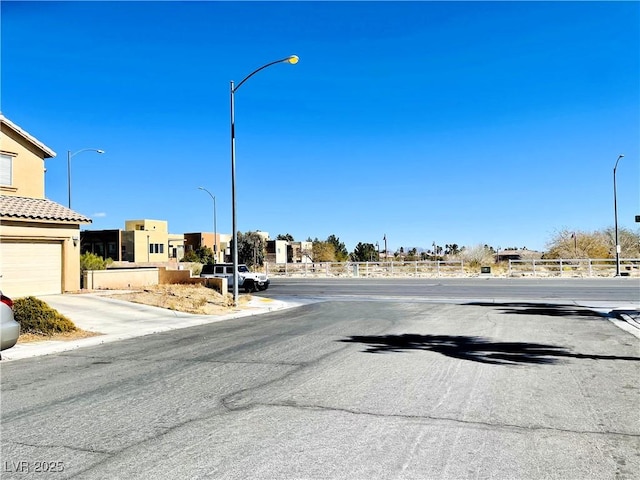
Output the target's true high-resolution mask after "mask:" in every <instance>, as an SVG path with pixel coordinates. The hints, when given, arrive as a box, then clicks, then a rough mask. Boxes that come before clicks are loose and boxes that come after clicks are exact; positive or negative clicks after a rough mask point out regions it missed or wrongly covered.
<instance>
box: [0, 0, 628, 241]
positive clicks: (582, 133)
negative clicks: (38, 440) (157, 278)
mask: <svg viewBox="0 0 640 480" xmlns="http://www.w3.org/2000/svg"><path fill="white" fill-rule="evenodd" d="M0 8H1V14H2V17H1V22H2V31H1V54H2V57H1V67H2V69H1V82H2V83H1V92H2V95H1V104H0V107H1V109H2V111H3V113H4V114H5V115H6V116H7V117H8V118H9V119H10V120H12V121H13V122H15V123H17V124H18V125H19V126H21V127H22V128H24V129H25V130H27V131H28V132H29V133H31V134H32V135H34V136H35V137H36V138H38V139H39V140H41V141H42V142H43V143H45V144H46V145H47V146H49V147H51V148H52V149H53V150H54V151H56V152H57V154H58V155H57V157H56V158H54V159H49V160H47V162H46V167H47V173H46V196H47V198H49V199H51V200H53V201H56V202H59V203H61V204H63V205H66V204H67V173H66V172H67V170H66V163H67V162H66V158H67V151H68V150H70V151H72V152H76V151H78V150H81V149H84V148H99V149H104V150H105V151H106V153H105V154H104V155H98V154H96V153H93V152H83V153H80V154H78V155H76V156H74V157H73V159H72V168H71V172H72V208H73V209H74V210H76V211H78V212H81V213H83V214H85V215H88V216H90V217H91V218H92V219H93V224H92V225H91V226H90V227H89V228H91V229H106V228H124V222H125V220H128V219H140V218H150V219H160V220H167V221H168V222H169V230H170V232H171V233H183V232H197V231H212V230H213V218H212V217H213V202H212V200H211V198H210V197H209V196H208V195H207V194H206V193H205V192H203V191H201V190H198V188H197V187H198V186H203V187H205V188H207V189H208V190H210V191H211V192H212V193H213V194H214V195H215V196H216V206H217V209H216V210H217V212H216V213H217V227H218V232H222V233H230V232H231V176H230V170H231V169H230V140H229V136H230V135H229V82H230V81H231V80H234V81H235V82H236V83H238V82H240V81H241V80H242V79H243V78H244V77H245V76H246V75H248V74H249V73H251V72H252V71H253V70H255V69H256V68H258V67H260V66H261V65H264V64H266V63H268V62H271V61H274V60H278V59H280V58H284V57H286V56H288V55H291V54H296V55H298V56H299V57H300V61H299V63H298V64H297V65H288V64H277V65H274V66H271V67H269V68H267V69H265V70H263V71H261V72H259V73H258V74H256V75H255V76H254V77H252V78H251V79H249V80H248V81H247V83H245V84H244V85H242V87H241V88H240V89H239V90H238V91H237V93H236V161H237V216H238V229H239V230H240V231H242V232H246V231H250V230H263V231H267V232H269V233H270V235H271V236H272V237H273V238H275V236H276V235H277V234H284V233H290V234H291V235H293V236H294V238H295V239H296V240H305V239H307V238H308V237H312V238H315V237H318V238H320V239H325V238H326V237H327V236H329V235H332V234H333V235H336V236H338V237H339V238H340V240H341V241H343V242H345V244H346V246H347V248H348V250H349V251H351V250H353V248H354V247H355V245H356V244H357V243H358V242H367V243H374V244H375V243H376V242H378V243H379V244H380V246H381V248H382V246H383V240H382V239H383V235H385V234H386V236H387V239H388V247H389V249H390V250H396V249H397V248H399V247H401V246H402V247H405V248H411V247H418V248H425V249H429V248H431V245H432V243H433V242H434V241H435V242H436V243H437V244H439V245H444V244H446V243H457V244H459V245H467V246H472V245H476V244H489V245H492V246H494V247H498V246H501V247H502V248H505V247H511V246H518V247H523V246H526V247H527V248H529V249H538V250H542V249H544V248H545V245H546V243H547V242H548V241H549V239H550V238H551V236H552V235H553V233H554V232H556V231H557V230H560V229H563V228H567V229H571V230H586V231H592V230H597V229H602V228H606V227H610V226H613V223H614V215H613V166H614V164H615V161H616V159H617V157H618V155H619V154H621V153H622V154H624V155H625V158H623V159H622V160H620V163H619V166H618V170H617V176H616V180H617V197H618V218H619V225H620V226H621V227H627V228H632V229H636V228H637V227H638V224H636V223H634V216H635V215H637V214H640V205H639V204H640V188H639V183H640V162H639V158H640V141H639V140H640V138H639V136H640V107H639V105H640V93H639V92H640V73H639V72H640V3H638V2H584V3H583V2H42V3H39V2H13V1H6V0H5V1H3V2H2V3H1V4H0Z"/></svg>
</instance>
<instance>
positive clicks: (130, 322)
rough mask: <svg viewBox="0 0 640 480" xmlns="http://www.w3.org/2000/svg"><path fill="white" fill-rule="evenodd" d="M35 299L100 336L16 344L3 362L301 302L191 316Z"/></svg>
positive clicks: (75, 297) (72, 297)
mask: <svg viewBox="0 0 640 480" xmlns="http://www.w3.org/2000/svg"><path fill="white" fill-rule="evenodd" d="M113 293H114V292H113V291H110V292H109V294H113ZM39 298H40V299H41V300H43V301H45V302H46V303H47V304H48V305H49V306H51V307H52V308H54V309H56V310H57V311H59V312H60V313H62V314H63V315H64V316H66V317H67V318H69V319H70V320H71V321H73V323H74V324H75V325H76V326H77V327H78V328H81V329H82V330H86V331H89V332H96V333H100V334H101V335H97V336H93V337H87V338H81V339H78V340H69V341H63V340H44V341H41V342H28V343H18V344H17V345H16V346H14V347H12V348H10V349H8V350H5V351H3V352H2V361H3V362H5V361H11V360H19V359H23V358H30V357H37V356H40V355H49V354H51V353H59V352H65V351H69V350H75V349H77V348H80V347H88V346H94V345H101V344H104V343H108V342H114V341H118V340H124V339H127V338H133V337H140V336H143V335H150V334H152V333H159V332H166V331H168V330H175V329H178V328H187V327H193V326H196V325H204V324H208V323H215V322H221V321H224V320H229V319H233V318H240V317H247V316H252V315H258V314H261V313H267V312H272V311H276V310H282V309H285V308H291V307H295V306H298V305H301V304H303V303H304V302H302V303H300V302H282V301H279V300H272V299H269V298H262V297H252V299H251V301H250V302H249V303H248V304H247V305H243V306H242V307H238V308H235V309H233V310H232V311H231V312H230V313H227V314H224V315H194V314H190V313H183V312H176V311H173V310H167V309H164V308H159V307H152V306H148V305H141V304H138V303H132V302H126V301H123V300H116V299H113V298H107V297H105V296H104V294H101V293H83V294H62V295H47V296H42V297H39Z"/></svg>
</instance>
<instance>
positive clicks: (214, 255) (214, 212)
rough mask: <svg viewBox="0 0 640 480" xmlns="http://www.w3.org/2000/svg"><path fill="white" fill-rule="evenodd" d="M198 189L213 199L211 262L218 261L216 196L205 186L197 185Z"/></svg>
mask: <svg viewBox="0 0 640 480" xmlns="http://www.w3.org/2000/svg"><path fill="white" fill-rule="evenodd" d="M198 190H203V191H205V192H207V193H208V194H209V196H210V197H211V199H212V200H213V263H216V262H217V261H218V259H217V257H218V227H217V222H216V197H215V196H214V195H213V194H212V193H211V192H210V191H209V190H207V189H206V188H204V187H198Z"/></svg>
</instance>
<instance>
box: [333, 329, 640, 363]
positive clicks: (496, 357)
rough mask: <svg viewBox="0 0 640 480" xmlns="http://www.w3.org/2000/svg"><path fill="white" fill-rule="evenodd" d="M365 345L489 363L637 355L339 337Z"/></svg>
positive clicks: (468, 340)
mask: <svg viewBox="0 0 640 480" xmlns="http://www.w3.org/2000/svg"><path fill="white" fill-rule="evenodd" d="M339 341H340V342H348V343H363V344H366V345H368V348H367V349H366V350H363V352H366V353H388V352H396V353H398V352H407V351H411V350H424V351H429V352H436V353H440V354H442V355H446V356H447V357H452V358H459V359H461V360H470V361H473V362H480V363H488V364H493V365H518V364H554V363H557V362H558V361H559V360H560V359H563V358H583V359H589V360H626V361H635V362H637V361H640V357H618V356H613V355H586V354H580V353H573V352H571V351H570V350H567V349H566V348H564V347H558V346H555V345H544V344H539V343H525V342H492V341H491V340H489V339H486V338H482V337H468V336H451V335H418V334H410V333H406V334H404V335H371V336H351V337H349V338H346V339H342V340H339Z"/></svg>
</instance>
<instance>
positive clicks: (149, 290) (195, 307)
mask: <svg viewBox="0 0 640 480" xmlns="http://www.w3.org/2000/svg"><path fill="white" fill-rule="evenodd" d="M111 297H112V298H117V299H119V300H126V301H129V302H134V303H141V304H144V305H151V306H154V307H160V308H166V309H169V310H174V311H178V312H185V313H194V314H200V315H214V314H224V313H227V312H228V311H229V309H230V307H233V295H231V294H229V293H225V294H224V295H222V294H220V293H218V292H217V291H216V290H214V289H212V288H208V287H205V286H204V285H200V284H196V285H179V284H170V285H151V286H148V287H145V289H144V290H142V291H139V292H130V293H123V294H114V295H111ZM250 298H251V297H250V296H249V295H241V296H240V303H241V304H242V303H247V302H248V301H249V299H250Z"/></svg>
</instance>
